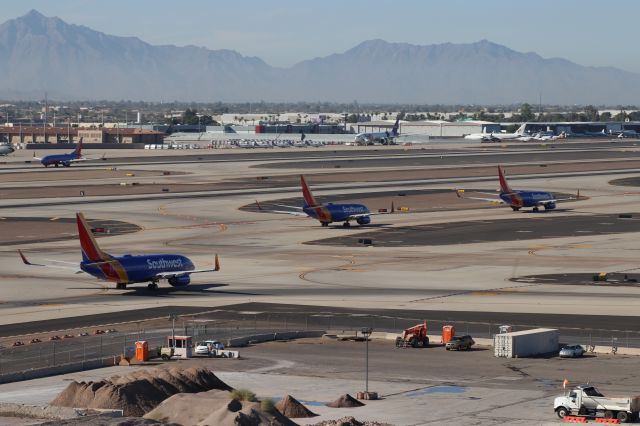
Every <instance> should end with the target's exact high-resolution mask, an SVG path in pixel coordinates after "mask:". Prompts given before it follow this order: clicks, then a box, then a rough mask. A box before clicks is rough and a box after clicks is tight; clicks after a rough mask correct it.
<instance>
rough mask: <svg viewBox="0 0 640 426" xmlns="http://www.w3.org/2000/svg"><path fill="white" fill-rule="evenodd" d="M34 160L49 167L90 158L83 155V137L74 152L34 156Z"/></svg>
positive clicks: (65, 165) (66, 165) (67, 164)
mask: <svg viewBox="0 0 640 426" xmlns="http://www.w3.org/2000/svg"><path fill="white" fill-rule="evenodd" d="M33 159H34V160H38V161H40V163H42V165H43V166H45V167H49V166H50V165H52V164H53V165H54V166H55V167H58V166H59V165H61V164H62V165H63V166H64V167H69V166H71V163H75V162H77V161H87V160H88V158H85V157H83V156H82V138H80V140H79V141H78V145H77V146H76V149H74V150H73V152H70V153H68V154H51V155H45V156H44V157H36V156H34V157H33Z"/></svg>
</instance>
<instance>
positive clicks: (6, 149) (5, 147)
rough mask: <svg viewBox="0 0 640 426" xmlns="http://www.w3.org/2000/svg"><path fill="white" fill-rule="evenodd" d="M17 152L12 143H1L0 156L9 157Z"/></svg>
mask: <svg viewBox="0 0 640 426" xmlns="http://www.w3.org/2000/svg"><path fill="white" fill-rule="evenodd" d="M14 151H15V148H14V147H13V145H11V144H10V143H0V155H3V156H4V155H9V154H11V153H12V152H14Z"/></svg>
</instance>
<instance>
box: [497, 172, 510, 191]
mask: <svg viewBox="0 0 640 426" xmlns="http://www.w3.org/2000/svg"><path fill="white" fill-rule="evenodd" d="M498 178H499V179H500V192H501V193H503V194H509V193H511V188H509V184H508V183H507V179H506V178H505V177H504V173H503V172H502V168H501V167H500V166H498Z"/></svg>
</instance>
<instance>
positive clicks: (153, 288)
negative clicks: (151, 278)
mask: <svg viewBox="0 0 640 426" xmlns="http://www.w3.org/2000/svg"><path fill="white" fill-rule="evenodd" d="M147 289H149V290H151V291H154V290H157V289H158V284H157V283H151V284H149V285H147Z"/></svg>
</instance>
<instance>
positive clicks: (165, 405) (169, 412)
mask: <svg viewBox="0 0 640 426" xmlns="http://www.w3.org/2000/svg"><path fill="white" fill-rule="evenodd" d="M144 418H145V419H150V420H157V421H160V422H163V423H168V422H176V423H180V424H181V425H183V426H214V425H215V426H218V425H220V426H258V425H273V426H295V425H296V424H295V423H294V422H292V421H291V420H289V419H288V418H286V417H285V416H283V415H282V414H280V413H279V412H278V411H276V410H273V412H267V411H264V410H263V409H262V408H261V404H260V403H259V402H249V401H238V400H236V399H232V398H231V394H230V393H229V392H226V391H209V392H201V393H192V394H177V395H174V396H172V397H171V398H169V399H167V400H165V401H163V402H162V403H161V404H160V405H158V406H157V407H156V408H155V409H154V410H152V411H150V412H149V413H147V414H145V416H144Z"/></svg>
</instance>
